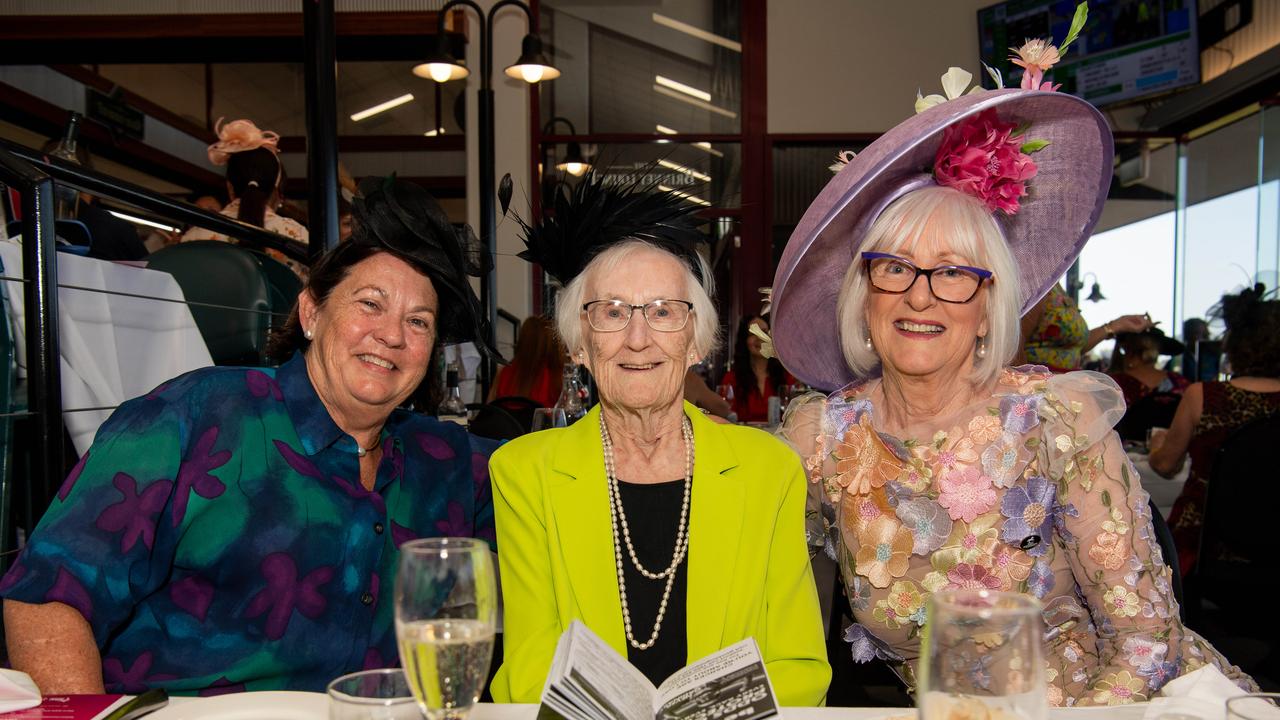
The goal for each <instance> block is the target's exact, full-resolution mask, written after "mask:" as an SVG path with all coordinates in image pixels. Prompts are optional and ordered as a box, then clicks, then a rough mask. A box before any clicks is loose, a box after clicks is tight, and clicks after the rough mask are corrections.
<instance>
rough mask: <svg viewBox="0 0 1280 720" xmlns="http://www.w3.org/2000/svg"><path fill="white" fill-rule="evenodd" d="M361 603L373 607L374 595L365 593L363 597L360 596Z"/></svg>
mask: <svg viewBox="0 0 1280 720" xmlns="http://www.w3.org/2000/svg"><path fill="white" fill-rule="evenodd" d="M360 602H362V603H364V604H365V605H372V604H373V594H372V593H365V594H363V595H361V596H360Z"/></svg>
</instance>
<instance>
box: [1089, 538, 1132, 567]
mask: <svg viewBox="0 0 1280 720" xmlns="http://www.w3.org/2000/svg"><path fill="white" fill-rule="evenodd" d="M1128 556H1129V549H1128V548H1127V547H1125V546H1124V545H1122V544H1121V543H1120V536H1119V535H1116V534H1115V533H1109V532H1103V533H1099V534H1098V537H1096V538H1094V541H1093V546H1092V547H1090V548H1089V558H1090V559H1091V560H1093V561H1094V562H1096V563H1098V564H1099V565H1101V566H1102V567H1104V568H1106V569H1107V570H1119V569H1120V568H1121V567H1122V566H1123V565H1124V561H1125V559H1126V558H1127V557H1128Z"/></svg>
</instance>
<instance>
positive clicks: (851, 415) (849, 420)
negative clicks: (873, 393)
mask: <svg viewBox="0 0 1280 720" xmlns="http://www.w3.org/2000/svg"><path fill="white" fill-rule="evenodd" d="M860 388H861V386H860V385H859V386H855V387H853V388H846V389H845V390H842V391H840V392H838V393H835V394H833V395H832V396H831V397H830V398H829V399H828V400H827V413H826V414H827V417H826V427H827V428H828V429H829V431H830V433H831V434H832V435H834V436H836V437H842V436H844V434H845V432H846V431H848V429H849V428H850V427H851V426H853V425H857V424H858V423H859V422H861V421H862V416H863V415H869V414H871V413H872V409H873V408H872V405H871V401H870V400H866V399H859V400H853V399H850V398H851V397H853V396H855V395H856V394H857V392H858V391H859V390H860Z"/></svg>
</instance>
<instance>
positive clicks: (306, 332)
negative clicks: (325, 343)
mask: <svg viewBox="0 0 1280 720" xmlns="http://www.w3.org/2000/svg"><path fill="white" fill-rule="evenodd" d="M315 336H316V334H315V333H313V332H311V331H310V330H303V331H302V337H304V338H306V339H308V340H310V339H311V338H313V337H315Z"/></svg>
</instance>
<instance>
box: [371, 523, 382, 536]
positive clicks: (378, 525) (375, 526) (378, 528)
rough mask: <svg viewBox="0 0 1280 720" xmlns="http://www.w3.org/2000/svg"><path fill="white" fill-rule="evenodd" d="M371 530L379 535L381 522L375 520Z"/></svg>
mask: <svg viewBox="0 0 1280 720" xmlns="http://www.w3.org/2000/svg"><path fill="white" fill-rule="evenodd" d="M373 531H374V532H376V533H378V534H379V535H381V534H382V523H380V522H376V523H374V524H373Z"/></svg>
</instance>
